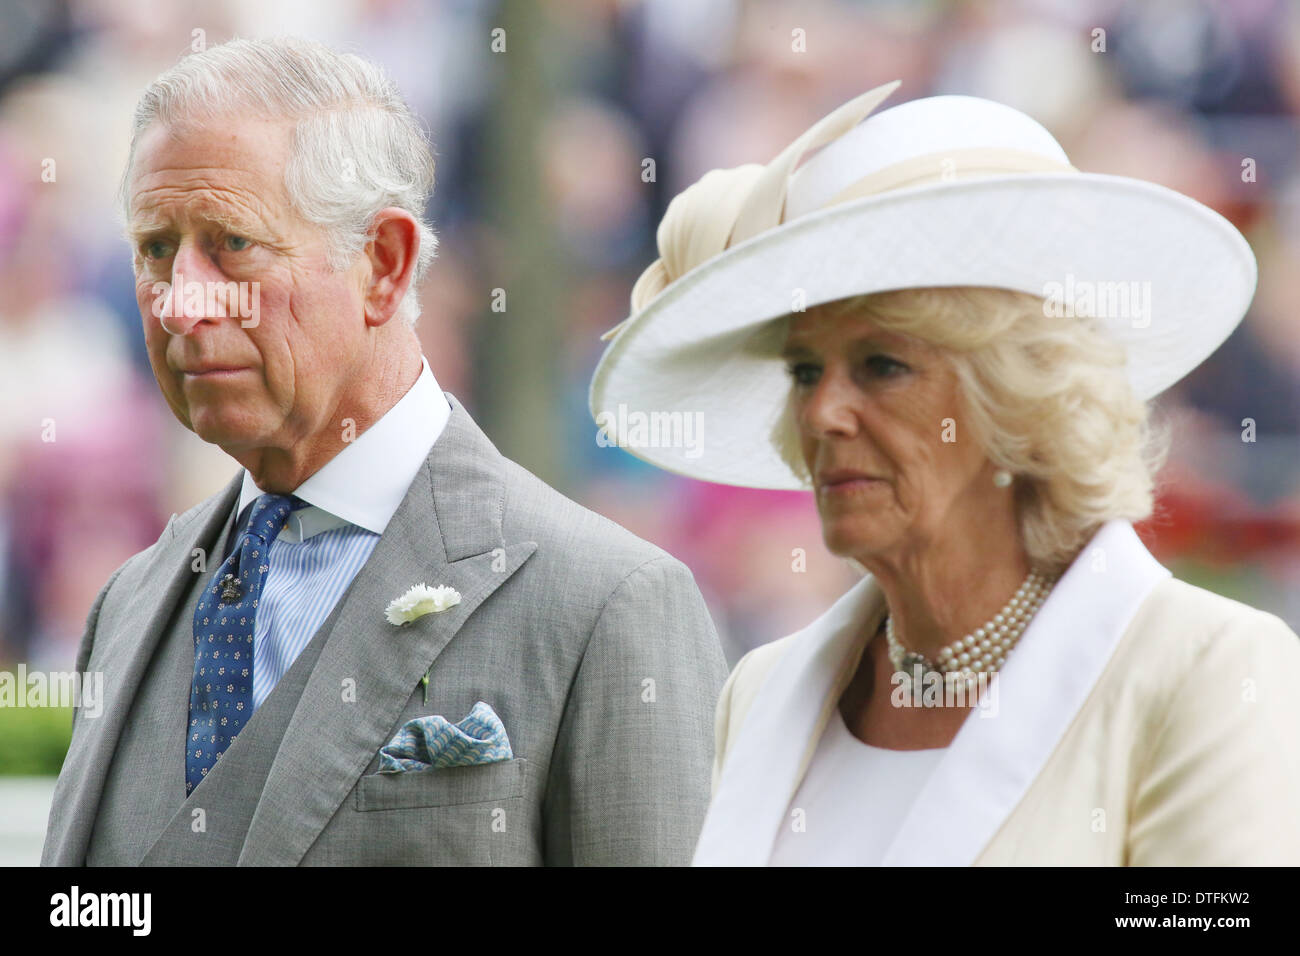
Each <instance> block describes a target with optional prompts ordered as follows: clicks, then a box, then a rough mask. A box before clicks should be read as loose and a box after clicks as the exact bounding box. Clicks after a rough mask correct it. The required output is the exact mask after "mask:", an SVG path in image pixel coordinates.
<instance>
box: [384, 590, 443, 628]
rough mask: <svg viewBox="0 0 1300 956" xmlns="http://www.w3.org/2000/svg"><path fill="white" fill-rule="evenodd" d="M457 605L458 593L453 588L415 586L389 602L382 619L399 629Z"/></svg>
mask: <svg viewBox="0 0 1300 956" xmlns="http://www.w3.org/2000/svg"><path fill="white" fill-rule="evenodd" d="M459 603H460V592H459V591H457V590H456V589H455V588H452V587H447V586H446V585H445V584H440V585H439V586H438V587H436V588H431V587H429V585H427V584H417V585H415V586H414V587H412V588H410V589H409V590H408V591H407V592H406V593H405V594H403V595H402V596H401V597H399V598H397V599H396V600H393V601H391V602H389V605H388V608H387V609H386V610H385V611H384V617H386V618H388V623H389V624H396V625H398V626H399V627H400V626H401V625H404V624H410V623H411V622H412V621H414V620H415V619H416V618H421V617H424V615H426V614H436V613H437V612H439V611H445V610H447V608H449V607H455V606H456V605H457V604H459Z"/></svg>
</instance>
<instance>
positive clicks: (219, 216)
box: [131, 181, 274, 232]
mask: <svg viewBox="0 0 1300 956" xmlns="http://www.w3.org/2000/svg"><path fill="white" fill-rule="evenodd" d="M131 207H132V210H133V212H132V216H131V228H132V231H133V232H147V231H150V230H156V229H161V228H165V227H167V226H170V225H173V224H176V223H196V222H210V223H216V224H217V225H220V226H223V227H225V228H227V229H230V230H233V231H236V232H238V231H241V230H243V231H249V230H254V229H256V230H259V231H263V230H265V229H266V228H267V227H268V226H270V225H271V224H272V223H273V222H274V219H273V217H272V214H271V210H270V209H269V208H268V207H267V205H266V204H265V203H264V202H262V200H260V199H259V198H258V197H257V195H256V194H255V193H253V192H252V191H251V190H248V189H245V188H241V187H240V186H238V185H230V186H218V185H216V184H214V183H212V182H209V181H196V182H193V183H174V182H159V183H157V184H155V185H153V186H150V187H147V188H144V189H141V190H140V191H138V192H137V193H136V194H135V196H134V197H133V201H132V203H131Z"/></svg>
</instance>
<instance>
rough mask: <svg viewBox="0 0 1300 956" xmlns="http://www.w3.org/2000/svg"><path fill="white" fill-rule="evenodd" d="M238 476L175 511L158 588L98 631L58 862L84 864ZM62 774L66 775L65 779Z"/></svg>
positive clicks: (159, 557)
mask: <svg viewBox="0 0 1300 956" xmlns="http://www.w3.org/2000/svg"><path fill="white" fill-rule="evenodd" d="M241 479H242V472H241V473H239V474H237V475H236V476H235V478H234V479H232V480H231V482H230V483H229V484H228V485H227V486H226V487H225V489H224V490H223V491H222V492H221V493H220V494H218V495H217V496H216V497H215V498H214V499H212V500H211V501H209V502H206V503H205V504H203V505H199V506H198V507H197V508H196V509H195V511H196V513H194V514H193V517H188V515H187V516H186V517H183V518H177V517H175V516H173V517H172V520H171V521H170V522H168V525H167V527H166V528H165V529H163V534H162V537H161V538H160V539H159V540H160V543H159V545H158V550H157V552H156V553H155V554H154V556H153V558H151V559H150V561H149V563H148V565H147V566H146V567H145V568H144V569H143V571H142V573H141V580H143V581H149V582H158V583H159V584H160V585H161V586H162V587H161V590H159V591H150V590H145V591H142V592H140V593H138V594H135V595H133V596H132V597H131V603H130V604H129V606H128V608H127V610H126V613H125V615H124V620H123V623H122V624H121V625H120V626H119V627H117V628H115V629H113V630H111V631H110V630H103V631H101V632H99V633H97V634H96V636H95V646H94V649H93V658H94V666H95V668H96V669H97V670H99V671H100V672H101V673H102V674H103V675H104V677H103V680H104V685H103V686H104V705H103V708H102V711H101V713H100V715H99V717H96V718H93V719H92V718H87V717H86V716H85V715H84V714H83V715H81V716H79V717H78V720H77V723H78V728H77V729H78V732H77V734H76V735H75V736H74V738H73V741H72V744H71V746H70V747H69V748H68V754H67V756H66V757H65V758H64V762H63V764H64V768H65V772H66V771H71V773H72V776H69V777H67V780H68V781H69V787H70V789H69V790H68V792H66V793H65V794H64V795H63V796H64V799H66V800H67V801H68V802H67V807H68V809H67V811H66V812H65V813H64V814H63V820H62V826H61V827H60V828H58V829H52V831H51V840H53V841H57V844H56V845H57V849H56V851H55V862H57V863H59V864H62V865H68V864H80V863H81V862H82V860H83V859H84V857H85V853H86V847H87V845H88V844H89V841H90V834H91V828H92V826H93V824H94V820H95V816H96V813H97V812H98V810H99V803H100V799H101V797H102V796H103V791H104V783H105V780H106V779H107V774H108V768H109V765H110V763H111V762H112V759H113V754H114V751H115V750H116V747H117V742H118V739H119V738H120V736H121V733H122V726H123V723H124V722H125V720H126V717H127V714H128V713H129V712H130V710H131V703H132V701H133V700H134V699H135V695H136V692H137V691H138V689H139V687H140V681H141V678H142V676H143V674H144V672H145V669H146V668H147V667H148V665H149V661H150V659H151V658H152V657H153V654H154V651H155V649H156V648H157V646H158V642H159V640H160V639H161V638H162V635H163V634H165V633H167V631H168V625H169V623H170V622H171V619H172V617H173V615H174V614H175V612H176V609H177V606H178V605H179V604H180V603H181V601H182V599H183V598H184V596H185V594H186V592H187V590H188V589H189V587H190V586H191V585H192V584H193V581H194V574H195V573H196V572H195V571H193V570H192V562H193V561H194V549H196V548H202V549H203V550H204V553H205V554H206V556H207V557H206V559H205V561H206V570H205V571H204V572H202V573H203V574H205V575H211V574H212V573H214V572H215V570H216V566H215V565H214V564H213V563H212V562H213V559H214V557H215V558H216V560H217V561H219V560H220V556H219V555H214V553H213V546H214V544H215V543H217V539H218V537H219V536H220V534H221V532H222V529H223V527H224V525H225V522H226V520H227V518H228V517H229V515H230V511H231V509H232V508H233V507H234V503H235V501H236V499H237V497H238V494H239V485H240V480H241ZM187 518H188V520H187ZM63 781H64V776H63V775H61V776H60V784H62V783H63ZM74 783H75V785H73V784H74ZM60 789H63V787H62V786H61V787H60ZM58 804H59V801H58V800H57V799H56V801H55V805H56V806H57V805H58Z"/></svg>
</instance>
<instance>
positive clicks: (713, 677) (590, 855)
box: [546, 557, 727, 866]
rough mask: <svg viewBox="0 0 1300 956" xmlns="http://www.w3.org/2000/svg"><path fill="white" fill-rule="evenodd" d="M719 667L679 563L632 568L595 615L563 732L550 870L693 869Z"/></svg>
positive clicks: (554, 770)
mask: <svg viewBox="0 0 1300 956" xmlns="http://www.w3.org/2000/svg"><path fill="white" fill-rule="evenodd" d="M726 676H727V667H726V661H725V660H724V658H723V655H722V648H721V646H720V645H719V643H718V637H717V632H716V631H715V630H714V627H713V622H712V620H711V619H710V617H709V612H708V609H707V608H706V607H705V605H704V599H703V598H702V597H701V596H700V592H699V589H698V588H697V587H696V586H695V581H694V579H693V578H692V577H691V573H690V571H688V570H687V569H686V566H685V565H683V564H682V563H681V562H680V561H677V560H676V559H674V558H671V557H661V558H656V559H654V560H651V561H648V562H646V563H645V564H642V565H641V566H640V567H638V568H636V569H635V570H634V571H632V572H631V573H630V574H628V576H627V577H626V578H624V579H623V581H622V582H621V583H620V584H619V585H618V587H617V588H615V590H614V592H613V593H612V594H611V595H610V597H609V598H608V600H607V601H606V603H605V606H604V608H603V609H602V611H601V613H600V616H599V618H598V620H597V621H596V625H595V628H594V630H593V631H592V634H591V639H590V641H589V642H588V645H587V650H586V653H585V654H584V656H583V660H582V663H581V665H580V666H579V669H578V673H577V676H576V678H575V680H574V686H573V688H572V690H571V691H570V694H569V699H568V703H567V705H566V707H565V713H564V717H563V719H562V722H561V725H560V732H559V736H558V738H557V741H556V750H555V753H554V755H553V759H552V762H551V774H550V780H549V782H548V789H547V800H546V815H547V822H546V862H547V863H548V864H550V865H566V864H571V865H579V866H582V865H588V866H592V865H594V866H608V865H649V864H657V865H679V866H685V865H687V864H689V863H690V861H691V856H692V854H693V852H694V850H695V841H696V839H697V838H698V836H699V832H700V827H701V826H702V825H703V822H704V814H705V811H706V810H707V809H708V802H709V786H710V773H711V768H712V761H713V731H714V726H713V724H714V708H715V706H716V704H717V700H718V694H719V692H720V690H721V688H722V684H723V681H724V680H725V679H726Z"/></svg>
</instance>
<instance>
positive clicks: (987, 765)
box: [694, 521, 1169, 866]
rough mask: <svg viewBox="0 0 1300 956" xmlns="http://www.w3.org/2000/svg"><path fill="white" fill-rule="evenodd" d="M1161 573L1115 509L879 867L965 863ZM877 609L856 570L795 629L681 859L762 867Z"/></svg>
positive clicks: (1045, 751)
mask: <svg viewBox="0 0 1300 956" xmlns="http://www.w3.org/2000/svg"><path fill="white" fill-rule="evenodd" d="M1167 577H1169V572H1168V571H1167V570H1166V569H1165V568H1163V567H1161V566H1160V565H1159V564H1158V563H1157V562H1156V560H1155V559H1154V558H1153V557H1152V556H1151V555H1150V553H1149V552H1148V551H1147V550H1146V548H1145V547H1144V546H1143V545H1142V542H1141V541H1140V540H1139V539H1138V536H1137V534H1136V533H1135V532H1134V530H1133V527H1132V525H1130V524H1129V523H1128V522H1127V521H1111V522H1109V523H1107V524H1106V525H1104V526H1103V527H1102V528H1101V530H1099V531H1098V532H1097V534H1096V535H1095V536H1094V537H1093V539H1092V540H1091V541H1090V542H1089V543H1088V544H1087V545H1086V546H1085V547H1084V549H1083V550H1082V551H1081V552H1080V554H1079V556H1078V558H1076V559H1075V561H1074V563H1073V564H1072V565H1071V566H1070V567H1069V569H1068V570H1067V571H1066V573H1065V574H1064V575H1063V576H1062V578H1061V580H1060V581H1059V582H1058V583H1057V585H1056V587H1055V588H1053V589H1052V593H1051V594H1050V595H1049V597H1048V599H1047V600H1046V601H1045V602H1044V603H1043V606H1042V608H1040V609H1039V612H1038V614H1037V615H1035V617H1034V620H1033V622H1032V623H1031V624H1030V626H1029V627H1028V628H1027V629H1026V630H1025V633H1024V634H1023V635H1022V636H1021V638H1020V642H1019V644H1018V645H1017V646H1016V649H1015V651H1014V653H1012V654H1011V656H1010V657H1009V658H1008V659H1007V663H1006V665H1005V666H1004V667H1003V668H1002V670H1001V673H1000V674H999V675H998V677H997V678H996V679H995V683H994V686H993V688H992V689H991V693H996V697H991V698H990V700H991V701H992V700H995V701H996V704H997V709H996V712H988V713H986V712H984V711H981V710H980V709H979V708H977V709H976V710H975V711H974V713H973V714H972V716H971V717H970V718H968V719H967V720H966V722H965V723H964V724H963V725H962V727H961V730H960V731H959V732H958V734H957V736H956V737H955V738H954V740H953V742H952V744H951V745H950V746H949V747H948V748H947V751H946V753H945V754H944V755H943V757H942V758H941V759H940V762H939V764H938V765H937V766H936V768H935V770H934V772H933V773H932V774H931V776H930V778H929V780H928V781H927V782H926V784H925V786H924V787H923V788H922V789H921V792H920V793H919V794H918V795H917V798H916V801H915V802H914V803H913V805H912V808H911V810H910V811H909V812H908V815H907V816H906V817H905V818H904V821H903V824H902V826H901V827H900V828H899V831H898V833H897V834H896V835H895V837H894V839H893V842H892V843H891V844H890V847H889V849H888V850H887V851H886V853H885V857H884V860H883V864H884V865H886V866H968V865H970V864H971V863H973V862H974V861H975V860H976V858H977V857H978V856H979V854H980V852H981V851H982V850H983V849H984V847H985V846H986V845H987V844H988V842H989V841H990V840H991V839H992V838H993V836H994V834H995V833H996V832H997V830H998V828H999V827H1000V826H1001V825H1002V823H1003V822H1004V821H1005V820H1006V818H1007V817H1008V816H1009V815H1010V813H1011V811H1012V810H1014V809H1015V807H1016V805H1017V804H1018V803H1019V802H1020V799H1021V798H1022V797H1023V796H1024V794H1025V792H1026V790H1028V788H1029V785H1030V784H1031V783H1032V782H1033V780H1034V778H1035V777H1037V776H1038V774H1039V772H1040V771H1041V770H1042V768H1043V766H1044V764H1045V763H1046V762H1047V758H1048V757H1049V756H1050V755H1051V753H1052V751H1053V750H1054V749H1055V747H1056V745H1057V743H1058V742H1059V741H1060V739H1061V737H1062V735H1063V734H1064V733H1065V730H1066V728H1067V727H1069V725H1070V723H1071V721H1072V720H1073V719H1074V717H1075V715H1076V714H1077V713H1078V711H1079V709H1080V707H1082V705H1083V703H1084V701H1085V700H1086V698H1087V697H1088V694H1089V693H1090V692H1091V690H1092V688H1093V686H1094V685H1095V684H1096V682H1097V679H1098V677H1099V676H1100V675H1101V672H1102V670H1103V669H1104V668H1105V666H1106V662H1107V661H1108V660H1109V659H1110V656H1111V653H1112V652H1113V651H1114V649H1115V646H1116V645H1117V644H1118V642H1119V639H1120V638H1121V637H1122V636H1123V634H1124V632H1125V630H1126V629H1127V628H1128V624H1129V622H1130V621H1131V620H1132V619H1133V616H1134V614H1136V613H1137V610H1138V608H1139V607H1140V606H1141V604H1142V602H1143V601H1144V600H1145V599H1146V597H1147V595H1148V594H1150V592H1151V590H1152V589H1153V588H1154V587H1155V586H1156V585H1157V584H1159V583H1160V582H1161V581H1163V580H1164V579H1165V578H1167ZM883 613H884V602H883V595H882V594H881V592H880V589H879V587H878V586H877V585H876V583H875V581H874V579H872V578H871V577H867V578H864V579H863V580H862V581H861V582H859V583H858V584H857V585H855V586H854V587H853V588H852V589H851V590H849V591H848V592H847V593H846V594H844V595H843V596H842V597H841V598H840V599H839V600H838V601H836V603H835V604H834V605H832V607H831V608H830V610H828V611H827V612H826V613H825V614H824V615H822V616H821V617H820V618H818V619H817V620H816V621H814V622H813V623H812V624H810V625H809V626H808V627H806V628H804V629H803V630H802V631H799V632H798V633H797V634H796V635H795V636H794V638H793V640H792V641H791V647H790V649H789V650H788V651H787V652H786V653H785V654H784V656H783V657H782V658H781V660H780V661H778V662H777V664H776V666H775V667H774V668H773V670H772V671H771V672H770V674H769V676H768V677H767V679H766V681H765V682H764V684H763V686H762V688H761V689H760V690H759V692H758V694H757V695H756V697H755V699H754V703H753V705H752V707H751V709H750V711H749V714H748V716H747V717H746V718H745V719H744V721H743V722H742V724H741V726H740V728H739V730H738V731H737V734H738V736H737V738H736V740H735V742H734V743H733V744H732V746H731V750H730V752H729V753H728V755H727V760H726V763H725V764H724V766H723V768H722V774H721V777H720V779H719V781H718V789H717V792H716V793H715V794H714V797H713V802H712V803H711V804H710V806H709V811H708V815H707V817H706V818H705V821H704V828H703V830H702V832H701V834H700V840H699V843H698V845H697V847H696V852H695V859H694V864H695V865H697V866H699V865H704V866H708V865H731V866H746V865H748V866H762V865H766V864H767V862H768V859H769V858H770V856H771V852H772V847H773V844H774V842H775V840H776V835H777V832H778V830H779V828H780V827H781V826H783V825H785V823H786V809H787V808H788V806H789V803H790V800H791V798H792V797H793V796H794V794H795V793H796V791H797V790H798V788H799V784H800V783H801V782H802V780H803V775H804V772H805V771H806V769H807V765H808V763H809V761H810V759H811V757H812V754H813V753H814V752H815V751H816V747H817V743H818V740H819V739H820V737H821V734H822V730H823V729H824V728H825V726H826V722H827V720H828V719H829V718H830V715H831V712H832V710H831V708H833V707H835V706H837V703H838V699H839V696H840V694H841V692H842V691H843V688H844V686H845V684H846V682H847V680H848V679H849V678H850V677H851V676H852V673H853V671H854V670H855V669H856V665H857V662H858V660H859V658H860V655H861V652H862V649H863V647H864V646H865V642H866V639H867V637H869V636H870V635H871V634H873V633H874V632H875V627H871V628H869V629H868V628H867V625H869V624H872V623H876V624H878V622H879V619H880V617H881V616H882V615H883Z"/></svg>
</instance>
